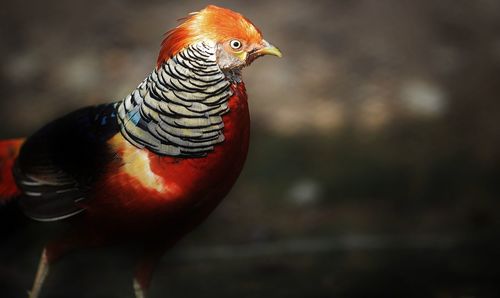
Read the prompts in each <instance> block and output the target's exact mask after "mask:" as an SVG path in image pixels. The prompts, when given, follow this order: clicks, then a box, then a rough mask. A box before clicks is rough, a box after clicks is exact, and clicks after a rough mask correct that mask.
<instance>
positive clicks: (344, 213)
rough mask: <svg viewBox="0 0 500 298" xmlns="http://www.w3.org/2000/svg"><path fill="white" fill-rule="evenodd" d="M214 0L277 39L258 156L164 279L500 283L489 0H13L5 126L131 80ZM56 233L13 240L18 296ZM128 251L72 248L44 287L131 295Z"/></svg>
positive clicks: (487, 293) (196, 291)
mask: <svg viewBox="0 0 500 298" xmlns="http://www.w3.org/2000/svg"><path fill="white" fill-rule="evenodd" d="M209 3H212V4H217V5H221V6H225V7H228V8H231V9H234V10H236V11H239V12H241V13H243V14H244V15H245V16H246V17H248V18H249V19H251V20H252V21H253V22H254V23H255V24H256V25H257V26H258V27H259V28H260V29H261V30H262V31H263V32H264V36H265V37H266V39H267V40H269V41H270V42H272V43H273V44H275V45H277V46H279V47H280V48H281V50H282V52H283V53H284V57H283V58H282V59H275V58H263V59H260V60H259V61H258V62H256V63H254V64H253V65H252V66H251V67H250V68H248V69H245V71H244V80H245V82H246V85H247V90H248V93H249V97H250V105H251V113H252V121H253V122H252V142H251V148H250V153H249V158H248V161H247V164H246V167H245V169H244V171H243V173H242V176H241V177H240V179H239V181H238V183H237V184H236V186H235V187H234V189H233V190H232V192H231V193H230V195H229V196H228V197H227V198H226V200H225V201H223V203H222V204H221V206H220V207H219V208H218V209H217V210H216V211H215V212H214V214H212V216H211V217H210V218H209V219H208V220H207V222H205V223H204V224H203V225H202V226H201V227H200V228H198V229H197V230H196V231H195V232H194V233H192V234H190V235H189V236H187V237H186V238H185V239H184V240H183V241H181V243H180V244H179V245H178V246H177V247H176V248H174V249H173V250H172V251H170V252H169V253H168V254H167V255H166V256H165V257H164V258H163V260H162V263H161V265H160V266H159V268H158V270H157V272H156V275H155V277H154V281H153V285H152V289H151V297H172V298H174V297H219V298H222V297H274V298H276V297H287V298H290V297H292V298H293V297H439V298H448V297H464V298H465V297H468V298H469V297H500V216H499V215H498V210H499V207H500V198H499V197H500V187H499V181H498V180H499V178H500V125H499V124H498V120H499V117H500V2H499V1H496V0H476V1H465V0H441V1H401V0H383V1H382V0H381V1H369V0H356V1H354V0H353V1H347V0H336V1H310V2H307V1H299V0H293V1H286V2H285V1H271V0H266V1H263V0H257V1H240V2H233V1H210V2H208V1H177V2H174V1H167V0H161V1H160V0H152V1H132V0H126V1H117V0H99V1H97V0H86V1H83V0H79V1H64V0H47V1H26V0H18V1H4V2H3V3H2V9H1V11H0V34H1V41H0V57H1V58H0V59H1V62H0V93H1V99H0V119H1V125H0V137H1V138H10V137H18V136H27V135H30V134H31V133H33V132H34V131H35V130H36V129H37V128H39V127H40V126H41V125H43V124H45V123H47V122H48V121H50V120H51V119H54V118H56V117H58V116H61V115H63V114H64V113H66V112H69V111H71V110H74V109H77V108H79V107H83V106H86V105H93V104H98V103H102V102H108V101H115V100H119V99H121V98H123V97H124V96H126V95H127V94H128V93H129V92H130V91H131V90H132V89H133V88H135V86H137V84H138V83H139V82H140V81H141V80H142V79H143V78H144V77H145V76H146V75H147V74H148V73H149V72H150V71H151V70H152V69H153V67H154V64H155V61H156V55H157V52H158V49H159V43H160V41H161V38H162V34H163V33H164V32H165V31H167V30H168V29H170V28H172V27H174V26H176V24H177V23H176V20H177V19H179V18H181V17H183V16H185V15H186V14H187V13H188V12H191V11H196V10H200V9H201V8H203V7H204V6H205V5H207V4H209ZM47 229H52V228H51V227H50V225H49V227H48V228H47ZM44 239H45V237H44V233H39V232H37V230H35V229H34V228H33V227H31V226H28V227H27V228H26V229H23V230H22V231H20V232H19V234H17V235H15V236H13V237H12V238H10V239H8V241H6V243H2V245H1V247H0V296H1V297H23V295H24V293H25V290H26V289H28V288H29V287H30V286H31V283H32V279H33V277H34V273H35V270H36V266H37V262H38V257H39V254H40V252H41V249H42V246H43V243H44ZM2 241H5V240H2ZM94 260H95V261H94ZM94 262H95V263H94ZM132 265H133V262H132V261H131V260H129V259H128V258H126V257H125V256H124V255H123V253H122V252H121V251H120V250H118V249H114V248H110V249H105V250H101V251H87V252H81V253H76V254H74V255H71V256H69V257H67V258H65V259H64V261H63V262H61V263H60V264H58V265H57V266H56V267H55V268H54V270H53V271H52V275H51V276H50V277H49V279H48V281H47V284H46V287H45V288H44V291H43V294H44V296H43V297H120V298H121V297H133V293H132V285H131V276H132V268H133V267H132Z"/></svg>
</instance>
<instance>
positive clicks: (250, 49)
mask: <svg viewBox="0 0 500 298" xmlns="http://www.w3.org/2000/svg"><path fill="white" fill-rule="evenodd" d="M206 27H207V28H206ZM264 54H274V55H277V56H279V55H281V54H280V53H279V51H278V50H277V49H276V48H274V47H272V46H271V45H270V44H268V43H267V42H266V41H265V40H263V39H262V36H261V33H260V31H259V30H258V29H256V28H255V26H254V25H253V24H252V23H251V22H250V21H248V20H247V19H245V18H244V17H242V16H241V15H239V14H237V13H234V12H232V11H230V10H227V9H223V8H219V7H215V6H209V7H207V8H206V9H204V10H202V11H200V12H198V13H195V14H191V15H190V16H189V17H188V18H187V19H185V20H184V22H183V23H182V24H181V25H180V26H178V27H177V28H176V29H174V30H172V31H170V32H169V33H168V34H167V37H166V39H165V41H164V42H163V44H162V50H161V51H160V55H159V58H158V64H157V67H156V68H155V69H154V71H153V72H152V73H151V74H150V75H149V76H148V77H147V78H146V79H145V80H144V81H143V82H142V83H141V84H140V85H139V86H138V87H137V88H136V89H135V90H134V91H133V92H132V93H131V94H130V95H129V96H127V97H126V98H125V99H124V100H122V101H120V102H116V103H111V104H103V105H100V106H95V107H88V108H83V109H81V110H78V111H76V112H73V113H71V114H69V115H67V116H65V117H63V118H60V119H58V120H56V121H54V122H52V123H50V124H48V125H47V126H45V127H44V128H42V129H41V130H39V131H38V132H37V133H35V134H34V135H33V136H31V137H29V138H28V139H26V140H24V139H19V140H12V141H2V142H0V175H1V176H0V203H1V202H2V201H7V200H11V199H12V198H16V197H17V199H16V200H17V201H18V203H19V205H20V207H21V209H22V210H23V211H24V213H25V214H26V215H28V216H29V217H31V218H33V219H35V220H39V221H61V220H66V221H68V222H71V224H72V225H71V226H72V228H71V229H69V230H68V231H67V233H65V234H63V235H61V236H60V237H59V238H57V239H53V240H52V241H50V242H49V243H48V244H47V245H46V247H45V250H44V252H43V254H42V260H41V263H40V268H39V271H38V273H37V278H36V280H35V284H34V286H33V290H32V292H31V297H37V296H38V294H39V292H40V289H41V285H42V283H43V280H44V279H45V277H46V275H47V273H48V265H49V264H51V263H53V262H54V261H56V260H57V259H59V258H60V257H62V256H63V255H64V254H65V253H67V252H69V251H71V250H74V249H77V248H82V247H86V246H99V245H109V244H133V245H135V246H138V247H139V248H140V249H142V251H143V256H142V258H141V260H140V261H139V263H138V267H137V271H136V276H135V284H134V285H135V289H136V295H137V297H144V292H145V290H146V289H147V287H148V284H149V280H150V277H151V273H152V270H153V267H154V264H155V263H156V261H157V259H158V258H159V257H161V255H162V254H163V252H164V251H165V250H166V249H167V248H169V247H170V246H171V245H173V244H174V243H175V242H176V241H177V240H178V239H179V238H181V237H182V236H183V235H185V234H186V233H187V232H189V231H190V230H192V229H193V228H194V227H196V226H197V225H198V224H199V223H201V222H202V220H203V219H205V218H206V217H207V216H208V215H209V214H210V212H211V211H212V210H213V209H214V208H215V207H216V206H217V205H218V203H219V202H220V201H221V200H222V199H223V198H224V196H225V195H226V194H227V193H228V192H229V190H230V189H231V187H232V186H233V184H234V183H235V181H236V179H237V177H238V176H239V174H240V172H241V170H242V168H243V164H244V161H245V159H246V156H247V152H248V146H249V137H250V117H249V110H248V103H247V95H246V91H245V85H244V83H243V82H242V79H241V73H240V70H241V68H242V67H244V66H246V65H248V64H250V63H251V62H252V61H253V60H254V59H255V58H257V57H259V56H261V55H264ZM14 182H15V183H14Z"/></svg>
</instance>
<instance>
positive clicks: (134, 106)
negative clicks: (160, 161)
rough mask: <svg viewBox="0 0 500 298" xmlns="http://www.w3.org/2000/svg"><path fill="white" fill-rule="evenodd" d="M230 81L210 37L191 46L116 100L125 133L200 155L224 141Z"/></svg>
mask: <svg viewBox="0 0 500 298" xmlns="http://www.w3.org/2000/svg"><path fill="white" fill-rule="evenodd" d="M231 95H232V90H231V88H230V82H229V81H228V79H227V78H226V76H225V75H224V73H223V72H222V71H221V69H220V68H219V66H218V64H217V61H216V47H215V45H214V44H209V43H208V42H200V43H197V44H194V45H191V46H189V47H188V48H186V49H184V50H183V51H181V52H179V53H178V54H177V55H175V56H174V57H172V58H171V59H169V60H168V61H167V62H165V63H164V64H163V65H162V66H161V67H158V68H157V69H155V70H154V71H153V72H152V73H151V74H150V75H149V76H148V77H147V78H146V79H145V80H144V81H143V82H142V83H141V84H140V85H139V86H138V87H137V89H135V90H134V91H133V92H132V93H131V94H130V95H128V96H127V97H126V98H125V99H124V100H123V101H122V102H121V103H119V105H118V121H119V124H120V127H121V133H122V134H123V136H124V137H125V138H126V139H127V140H128V141H129V142H130V143H132V144H133V145H134V146H136V147H139V148H144V147H146V148H148V149H149V150H151V151H153V152H155V153H157V154H160V155H168V156H186V157H200V156H204V155H206V154H207V153H208V152H210V151H212V150H213V149H214V146H215V145H217V144H219V143H221V142H223V141H224V134H223V128H224V123H223V121H222V115H224V114H225V113H227V112H228V111H229V108H228V103H227V102H228V100H229V98H230V96H231Z"/></svg>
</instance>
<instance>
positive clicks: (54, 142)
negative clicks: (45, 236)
mask: <svg viewBox="0 0 500 298" xmlns="http://www.w3.org/2000/svg"><path fill="white" fill-rule="evenodd" d="M115 110H116V108H115V105H114V104H107V105H101V106H96V107H88V108H83V109H81V110H78V111H76V112H73V113H71V114H69V115H67V116H65V117H62V118H60V119H58V120H56V121H54V122H52V123H50V124H48V125H47V126H45V127H44V128H42V129H41V130H40V131H38V132H37V133H35V134H34V135H33V136H32V137H30V138H29V139H28V140H27V141H26V142H25V144H24V145H23V147H22V148H21V152H20V154H19V157H18V159H17V162H16V166H15V167H14V175H15V178H16V183H17V184H18V186H19V187H20V188H21V190H22V191H23V194H24V196H23V197H22V198H21V199H20V204H21V207H22V209H23V211H24V212H25V213H26V215H28V216H30V217H31V218H33V219H36V220H40V221H56V220H60V219H64V218H68V217H71V216H73V215H75V214H78V213H80V212H82V211H83V209H82V207H81V206H79V205H78V202H79V201H81V200H84V199H85V198H87V197H88V194H89V191H90V188H91V187H92V184H93V182H94V181H96V179H97V178H98V177H99V175H100V174H102V169H103V168H104V165H105V164H106V163H107V162H108V161H109V160H111V159H112V158H113V157H112V153H111V152H110V151H109V149H108V147H107V145H106V141H107V140H108V139H109V138H111V137H112V136H113V135H115V134H116V133H118V132H119V126H118V122H117V119H116V113H115Z"/></svg>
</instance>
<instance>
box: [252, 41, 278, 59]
mask: <svg viewBox="0 0 500 298" xmlns="http://www.w3.org/2000/svg"><path fill="white" fill-rule="evenodd" d="M262 45H263V47H262V48H261V49H260V50H257V52H256V54H259V55H273V56H276V57H279V58H281V57H282V56H283V55H282V54H281V51H280V50H279V49H278V48H277V47H275V46H273V45H272V44H270V43H268V42H267V41H265V40H262Z"/></svg>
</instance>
